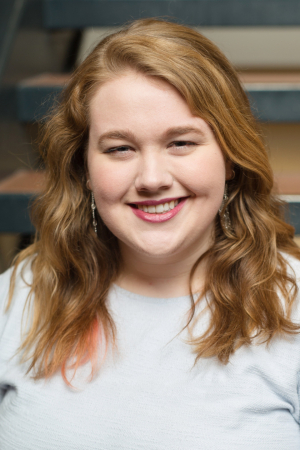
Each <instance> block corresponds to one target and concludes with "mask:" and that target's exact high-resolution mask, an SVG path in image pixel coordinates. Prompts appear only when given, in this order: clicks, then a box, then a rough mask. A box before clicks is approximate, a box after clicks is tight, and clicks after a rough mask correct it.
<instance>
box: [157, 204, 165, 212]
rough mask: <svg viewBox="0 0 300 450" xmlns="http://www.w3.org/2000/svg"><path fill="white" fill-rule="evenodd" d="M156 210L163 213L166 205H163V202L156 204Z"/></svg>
mask: <svg viewBox="0 0 300 450" xmlns="http://www.w3.org/2000/svg"><path fill="white" fill-rule="evenodd" d="M155 212H156V213H162V212H164V205H163V204H161V205H156V206H155Z"/></svg>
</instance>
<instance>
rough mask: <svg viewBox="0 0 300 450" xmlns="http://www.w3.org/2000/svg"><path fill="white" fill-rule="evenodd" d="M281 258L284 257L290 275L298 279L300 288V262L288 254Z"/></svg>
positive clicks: (283, 254) (282, 254)
mask: <svg viewBox="0 0 300 450" xmlns="http://www.w3.org/2000/svg"><path fill="white" fill-rule="evenodd" d="M281 256H283V258H284V259H285V261H286V263H287V271H288V274H289V275H291V276H292V277H293V278H295V279H296V282H297V284H298V287H300V260H299V259H297V258H295V257H294V256H291V255H288V254H287V253H281Z"/></svg>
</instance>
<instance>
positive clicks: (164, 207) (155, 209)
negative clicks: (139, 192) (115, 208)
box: [129, 197, 187, 214]
mask: <svg viewBox="0 0 300 450" xmlns="http://www.w3.org/2000/svg"><path fill="white" fill-rule="evenodd" d="M186 198H187V197H181V198H178V199H176V200H171V201H170V202H163V203H159V204H157V205H143V204H138V205H136V204H135V203H129V206H131V207H132V208H134V209H139V210H141V211H144V212H146V213H149V214H163V213H166V212H169V211H172V209H174V208H175V207H176V206H177V205H178V204H179V203H180V202H181V201H182V200H184V199H186Z"/></svg>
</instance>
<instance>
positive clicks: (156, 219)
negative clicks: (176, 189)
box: [129, 198, 187, 223]
mask: <svg viewBox="0 0 300 450" xmlns="http://www.w3.org/2000/svg"><path fill="white" fill-rule="evenodd" d="M186 201H187V198H184V199H182V200H181V202H179V203H178V205H177V206H175V208H173V209H171V211H167V212H165V213H160V214H150V213H146V212H145V211H143V210H141V209H137V208H133V207H132V206H130V205H129V206H130V207H131V209H132V211H133V212H134V214H135V215H136V216H137V217H139V218H140V219H142V220H145V221H146V222H152V223H160V222H166V220H170V219H172V218H173V217H174V216H176V214H177V213H179V211H180V210H181V209H182V208H183V206H184V204H185V202H186Z"/></svg>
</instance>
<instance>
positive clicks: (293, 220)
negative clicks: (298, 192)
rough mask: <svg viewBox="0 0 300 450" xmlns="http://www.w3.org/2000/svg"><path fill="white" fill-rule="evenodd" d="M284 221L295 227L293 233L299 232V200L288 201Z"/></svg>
mask: <svg viewBox="0 0 300 450" xmlns="http://www.w3.org/2000/svg"><path fill="white" fill-rule="evenodd" d="M286 221H287V222H288V223H290V224H291V225H293V227H295V234H300V202H290V203H288V205H287V213H286Z"/></svg>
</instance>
